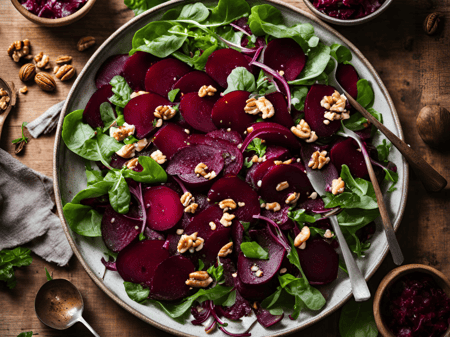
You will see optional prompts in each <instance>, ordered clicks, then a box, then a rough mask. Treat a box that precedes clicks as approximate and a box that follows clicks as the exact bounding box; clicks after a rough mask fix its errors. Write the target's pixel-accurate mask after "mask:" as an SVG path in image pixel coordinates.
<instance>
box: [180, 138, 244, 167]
mask: <svg viewBox="0 0 450 337" xmlns="http://www.w3.org/2000/svg"><path fill="white" fill-rule="evenodd" d="M187 142H188V143H189V144H200V145H208V146H212V147H214V148H217V149H218V150H220V153H221V154H222V157H223V158H224V163H225V167H224V170H223V173H224V175H225V174H233V175H236V174H238V173H239V171H240V170H241V169H242V165H243V164H244V158H243V156H242V153H241V151H239V149H238V148H237V147H236V146H234V145H232V144H230V142H227V141H226V140H221V139H213V138H211V137H207V136H204V135H192V136H190V137H189V138H188V140H187Z"/></svg>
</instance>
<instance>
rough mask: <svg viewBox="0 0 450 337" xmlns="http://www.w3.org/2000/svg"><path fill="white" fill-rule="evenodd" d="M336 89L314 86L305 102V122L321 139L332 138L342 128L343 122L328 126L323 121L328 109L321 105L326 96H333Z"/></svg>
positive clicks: (335, 122) (338, 121)
mask: <svg viewBox="0 0 450 337" xmlns="http://www.w3.org/2000/svg"><path fill="white" fill-rule="evenodd" d="M335 90H336V89H335V88H333V87H332V86H329V85H323V84H314V85H313V86H312V87H311V89H309V92H308V95H307V96H306V100H305V121H306V122H307V123H308V124H309V126H310V127H311V129H312V130H313V131H315V132H316V134H317V136H319V137H330V136H332V135H333V134H335V133H336V132H337V131H338V130H339V128H340V127H341V121H340V120H335V121H330V124H328V125H326V124H324V123H323V121H324V120H325V119H326V118H325V117H324V115H325V111H326V109H325V108H324V107H322V106H321V105H320V101H322V99H323V98H324V96H331V95H332V94H333V93H334V91H335Z"/></svg>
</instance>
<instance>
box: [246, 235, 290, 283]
mask: <svg viewBox="0 0 450 337" xmlns="http://www.w3.org/2000/svg"><path fill="white" fill-rule="evenodd" d="M255 236H256V237H255V239H256V241H257V242H258V243H259V245H260V246H261V247H262V248H263V249H265V250H266V251H267V252H268V253H269V259H268V260H260V259H251V258H248V257H245V256H244V253H242V252H241V253H240V254H239V258H238V277H239V279H240V280H241V281H242V283H244V284H247V285H259V284H265V283H268V282H270V281H271V280H272V279H273V278H274V277H275V275H276V273H277V272H278V270H279V269H280V266H281V263H282V262H283V258H284V256H285V255H286V250H285V249H284V247H283V246H282V245H281V244H279V243H278V241H277V240H276V238H275V236H274V235H273V233H272V231H271V230H270V229H269V228H268V227H265V228H264V229H261V230H258V231H256V234H255ZM255 265H256V266H257V267H258V269H259V270H261V271H262V272H263V274H262V276H261V277H257V276H256V272H254V271H252V270H251V268H252V267H253V266H255Z"/></svg>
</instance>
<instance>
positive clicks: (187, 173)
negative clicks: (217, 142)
mask: <svg viewBox="0 0 450 337" xmlns="http://www.w3.org/2000/svg"><path fill="white" fill-rule="evenodd" d="M200 163H203V164H205V165H206V166H207V167H208V169H207V172H212V171H214V172H215V173H216V175H217V176H218V175H219V174H220V173H221V172H222V170H223V167H224V159H223V157H222V154H221V151H220V150H218V149H216V148H214V147H212V146H208V145H191V146H188V147H184V148H182V149H180V150H179V151H178V152H177V153H175V155H174V156H173V157H172V159H171V160H170V162H169V165H168V166H167V168H166V172H167V173H168V174H170V175H177V176H178V177H179V178H180V179H181V180H182V181H183V182H184V183H186V184H187V185H188V186H189V187H192V188H202V187H208V186H210V185H211V184H212V182H213V181H214V179H212V180H209V179H206V178H204V177H202V176H197V174H196V173H195V172H194V171H195V167H196V166H197V165H198V164H200Z"/></svg>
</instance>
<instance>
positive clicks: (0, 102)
mask: <svg viewBox="0 0 450 337" xmlns="http://www.w3.org/2000/svg"><path fill="white" fill-rule="evenodd" d="M9 101H10V98H9V96H2V98H0V109H2V110H6V109H7V108H8V103H9Z"/></svg>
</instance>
